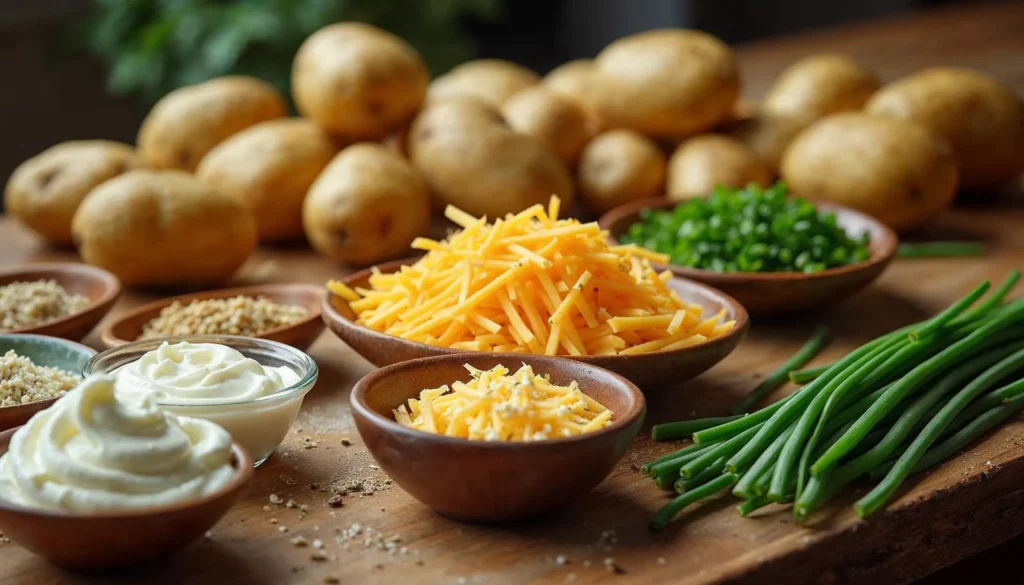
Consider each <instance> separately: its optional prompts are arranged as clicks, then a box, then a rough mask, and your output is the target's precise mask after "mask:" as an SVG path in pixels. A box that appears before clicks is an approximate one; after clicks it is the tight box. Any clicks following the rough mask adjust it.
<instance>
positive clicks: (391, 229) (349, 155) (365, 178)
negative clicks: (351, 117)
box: [302, 143, 430, 265]
mask: <svg viewBox="0 0 1024 585" xmlns="http://www.w3.org/2000/svg"><path fill="white" fill-rule="evenodd" d="M302 222H303V225H304V226H305V230H306V237H308V238H309V242H310V243H311V244H312V245H313V249H314V250H316V251H317V252H318V253H320V254H322V255H324V256H327V257H328V258H331V259H334V260H336V261H338V262H343V263H346V264H352V265H365V264H373V263H376V262H380V261H382V260H390V259H393V258H397V257H400V256H407V255H409V254H410V253H411V252H410V250H409V244H410V243H412V240H413V238H415V237H417V236H422V235H424V234H426V232H427V228H428V227H429V226H430V196H429V194H428V192H427V186H426V184H425V183H424V182H423V179H421V178H420V176H419V174H418V173H417V172H416V169H414V168H413V167H412V165H411V164H409V162H408V161H406V160H405V159H403V158H402V157H401V156H399V155H398V154H396V153H394V152H393V151H392V150H390V149H388V148H387V147H386V146H383V145H380V144H374V143H358V144H353V145H352V146H349V147H347V148H345V149H343V150H342V151H341V152H340V153H338V155H337V156H335V157H334V159H333V160H332V161H331V162H330V164H328V165H327V168H325V169H324V172H323V173H321V174H320V176H319V177H318V178H317V180H316V182H314V183H313V186H312V187H311V188H310V190H309V194H308V195H307V196H306V200H305V203H304V204H303V207H302Z"/></svg>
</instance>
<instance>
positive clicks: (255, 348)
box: [85, 335, 319, 467]
mask: <svg viewBox="0 0 1024 585" xmlns="http://www.w3.org/2000/svg"><path fill="white" fill-rule="evenodd" d="M179 341H188V342H191V343H217V344H220V345H226V346H228V347H230V348H232V349H234V350H237V351H238V352H239V353H241V354H242V355H244V356H245V357H248V358H252V359H254V360H256V361H257V362H259V363H260V364H261V365H264V366H275V367H281V366H284V367H287V368H290V369H291V370H292V371H293V372H295V373H296V374H297V375H298V377H299V381H298V382H296V383H295V384H293V385H291V386H288V387H287V388H284V389H282V390H280V391H279V392H275V393H273V394H268V395H267V396H261V397H259V398H255V399H252V400H225V401H224V402H219V403H214V404H203V405H196V404H182V403H174V402H160V406H162V407H163V408H165V409H167V410H169V411H171V412H173V413H174V414H177V415H179V416H190V417H194V418H201V419H205V420H208V421H210V422H214V423H217V424H219V425H220V426H222V427H224V428H225V429H226V430H227V431H228V432H229V433H231V437H232V438H233V439H234V441H235V442H236V443H238V444H239V445H241V446H242V447H243V448H245V450H246V451H248V452H249V453H250V454H251V455H252V458H253V460H254V461H255V466H256V467H259V466H260V464H262V463H263V462H264V461H266V460H267V459H268V458H269V457H270V455H271V454H272V453H273V452H274V450H275V449H277V447H278V445H280V444H281V441H283V440H284V438H285V436H286V435H287V434H288V430H289V429H290V428H291V426H292V423H293V422H295V417H296V416H297V415H298V414H299V408H300V407H301V406H302V399H303V398H304V397H305V396H306V393H307V392H309V391H310V390H311V389H312V388H313V385H314V384H316V380H317V376H318V374H319V372H318V369H317V365H316V362H315V361H313V358H311V357H309V356H308V355H306V354H305V352H303V351H301V350H298V349H296V348H294V347H291V346H289V345H285V344H283V343H278V342H276V341H270V340H269V339H257V338H254V337H238V336H233V335H188V336H183V337H168V338H164V339H151V340H146V341H137V342H134V343H128V344H125V345H121V346H118V347H115V348H112V349H108V350H106V351H104V352H101V353H99V354H98V355H96V356H95V357H93V358H92V359H91V360H89V363H87V364H86V365H85V375H86V376H88V375H91V374H110V373H113V372H114V371H115V370H117V369H118V368H120V367H122V366H125V365H128V364H130V363H132V362H134V361H136V360H138V359H139V358H141V357H142V355H143V354H145V353H146V352H149V351H152V350H154V349H157V348H158V347H160V345H161V344H162V343H164V342H168V343H172V344H173V343H177V342H179Z"/></svg>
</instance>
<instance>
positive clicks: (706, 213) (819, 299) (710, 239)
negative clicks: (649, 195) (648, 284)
mask: <svg viewBox="0 0 1024 585" xmlns="http://www.w3.org/2000/svg"><path fill="white" fill-rule="evenodd" d="M599 223H600V225H601V227H602V228H604V229H605V230H607V231H608V234H609V238H611V239H613V240H614V241H615V242H616V243H623V244H635V245H638V246H641V247H643V248H646V249H649V250H652V251H655V252H658V253H662V254H665V255H667V256H668V257H669V259H670V260H669V264H667V265H656V267H657V268H668V269H669V270H671V271H672V272H673V273H674V274H675V275H677V276H679V277H682V278H688V279H692V280H696V281H699V282H704V283H707V284H710V285H711V286H714V287H715V288H717V289H719V290H721V291H723V292H725V293H727V294H729V295H730V296H732V297H733V298H735V299H736V300H738V301H739V302H740V303H742V304H743V306H744V307H746V309H747V311H749V312H750V313H751V314H754V315H770V314H780V313H788V312H794V311H801V310H807V309H813V308H817V307H821V306H823V305H826V304H829V303H832V302H836V301H839V300H840V299H842V298H844V297H846V296H849V295H850V294H852V293H854V292H856V291H857V290H860V289H861V288H863V287H865V286H867V285H868V284H870V283H871V282H872V281H873V280H875V279H876V278H878V276H879V275H881V274H882V272H883V271H884V270H885V268H886V267H887V266H888V265H889V263H890V262H891V261H892V259H893V258H894V257H895V254H896V249H897V245H898V239H897V237H896V234H895V233H894V232H893V231H892V230H891V229H889V228H888V227H886V226H885V225H884V224H882V223H881V222H879V221H877V220H875V219H873V218H871V217H870V216H868V215H865V214H863V213H860V212H858V211H854V210H852V209H849V208H846V207H842V206H839V205H835V204H831V203H811V202H809V201H807V200H804V199H801V198H799V197H790V196H789V194H788V192H787V189H786V186H785V184H784V183H777V184H776V185H774V186H772V187H769V188H767V189H761V188H760V187H757V186H755V185H751V186H748V187H746V188H745V189H724V188H719V189H716V190H715V192H714V193H712V194H711V195H709V196H708V197H704V198H697V199H690V200H688V201H683V202H678V201H670V200H668V199H647V200H642V201H635V202H632V203H629V204H627V205H623V206H621V207H618V208H616V209H613V210H612V211H610V212H608V213H607V214H605V215H604V216H603V217H602V218H601V220H600V222H599Z"/></svg>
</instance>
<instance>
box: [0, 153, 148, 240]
mask: <svg viewBox="0 0 1024 585" xmlns="http://www.w3.org/2000/svg"><path fill="white" fill-rule="evenodd" d="M138 166H139V159H138V157H137V156H136V155H135V149H134V148H132V147H131V146H129V145H127V144H123V143H120V142H113V141H110V140H72V141H70V142H62V143H60V144H57V145H55V146H51V147H50V148H47V149H46V150H44V151H43V152H41V153H39V154H37V155H36V156H34V157H32V158H30V159H28V160H27V161H25V162H23V163H21V164H20V165H18V168H16V169H14V172H13V173H11V177H10V178H9V179H8V180H7V187H6V189H5V190H4V207H5V208H6V209H7V212H8V213H10V214H11V215H12V216H14V217H16V218H18V219H19V220H21V222H22V223H24V224H25V225H27V226H28V227H30V228H32V229H33V230H35V231H36V232H37V233H38V234H39V235H41V236H43V238H45V239H46V241H47V242H49V243H51V244H53V245H56V246H67V245H69V244H71V242H72V240H71V218H72V217H74V215H75V210H76V209H78V206H79V205H80V204H81V202H82V200H83V199H85V196H86V195H88V194H89V191H92V189H93V188H94V187H96V186H97V185H99V184H100V183H102V182H104V181H106V180H108V179H112V178H114V177H116V176H118V175H120V174H121V173H124V172H125V171H128V170H131V169H133V168H136V167H138Z"/></svg>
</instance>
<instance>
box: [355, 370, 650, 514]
mask: <svg viewBox="0 0 1024 585" xmlns="http://www.w3.org/2000/svg"><path fill="white" fill-rule="evenodd" d="M466 364H469V365H471V366H473V367H475V368H478V369H481V370H488V369H491V368H493V367H494V366H496V365H498V364H502V365H505V366H506V367H508V368H509V369H510V370H513V371H514V370H516V369H518V366H519V365H520V364H526V365H529V366H531V367H532V368H533V370H534V372H536V373H537V374H538V375H540V374H548V375H550V376H551V381H552V383H555V384H560V385H567V384H569V383H570V382H571V381H573V380H575V381H576V382H578V383H579V386H580V390H581V391H583V393H584V394H586V395H588V396H590V397H591V398H594V399H595V400H597V401H598V402H600V403H601V404H603V405H604V406H606V407H607V408H608V409H610V410H611V411H612V413H613V418H612V422H611V424H610V425H608V426H606V427H604V428H603V429H600V430H597V431H593V432H589V433H584V434H582V435H577V436H574V437H567V438H557V439H549V440H544V441H531V442H496V441H471V440H468V439H460V438H455V437H447V436H443V435H435V434H432V433H427V432H425V431H420V430H417V429H411V428H408V427H405V426H402V425H401V424H399V423H397V422H395V420H394V418H393V416H392V412H391V411H392V409H394V408H397V407H398V406H399V405H401V404H405V403H406V401H407V400H408V399H409V398H418V397H419V393H420V391H421V390H423V389H425V388H436V387H439V386H442V385H444V384H451V383H452V382H455V381H456V380H463V381H465V380H466V379H467V377H468V374H467V372H466V369H465V367H464V366H465V365H466ZM350 401H351V405H352V415H353V417H354V418H355V422H356V427H357V428H358V429H359V434H360V436H362V438H363V441H364V442H365V443H366V446H367V448H368V449H369V450H370V453H371V454H372V455H373V457H374V459H376V460H377V462H378V463H379V464H380V467H381V469H383V470H384V471H385V472H386V473H387V474H388V476H389V477H391V478H392V479H393V480H394V481H395V483H397V484H398V485H399V486H401V487H402V489H404V490H405V491H406V492H408V493H409V494H410V495H411V496H413V497H414V498H416V499H417V500H419V501H421V502H423V503H424V504H426V505H427V506H428V507H430V508H432V509H433V510H435V511H437V512H438V513H440V514H443V515H445V516H448V517H451V518H455V519H457V520H463V521H468V522H481V523H494V522H508V521H515V520H522V519H524V518H529V517H532V516H537V515H540V514H543V513H545V512H550V511H553V510H557V509H560V508H563V507H565V506H567V505H569V504H570V503H571V502H573V501H575V500H578V499H579V498H580V496H582V495H583V494H585V493H587V492H588V491H590V490H591V489H592V488H594V487H595V486H596V485H597V484H599V483H601V481H602V480H603V479H604V478H605V477H606V476H607V475H608V474H609V473H610V472H611V470H612V468H614V467H615V464H616V463H618V461H619V460H620V459H621V458H622V456H623V455H624V454H625V452H626V450H627V449H628V448H629V446H630V444H631V443H632V442H633V439H634V438H636V435H637V432H638V431H639V430H640V425H641V424H643V418H644V411H645V409H646V406H645V401H644V396H643V394H642V393H641V392H640V390H639V389H638V388H637V387H636V386H634V385H633V384H632V383H630V382H629V381H627V380H626V379H625V378H623V377H621V376H619V375H617V374H615V373H612V372H610V371H608V370H605V369H602V368H599V367H597V366H595V365H592V364H587V363H583V362H580V361H575V360H569V359H565V358H557V357H549V356H534V355H524V354H501V353H463V354H452V355H442V356H435V357H429V358H422V359H416V360H412V361H407V362H402V363H399V364H395V365H392V366H388V367H386V368H381V369H379V370H376V371H374V372H372V373H370V374H369V375H367V376H366V377H365V378H363V379H362V380H360V381H359V382H358V383H357V384H356V385H355V388H354V389H353V390H352V395H351V398H350Z"/></svg>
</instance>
